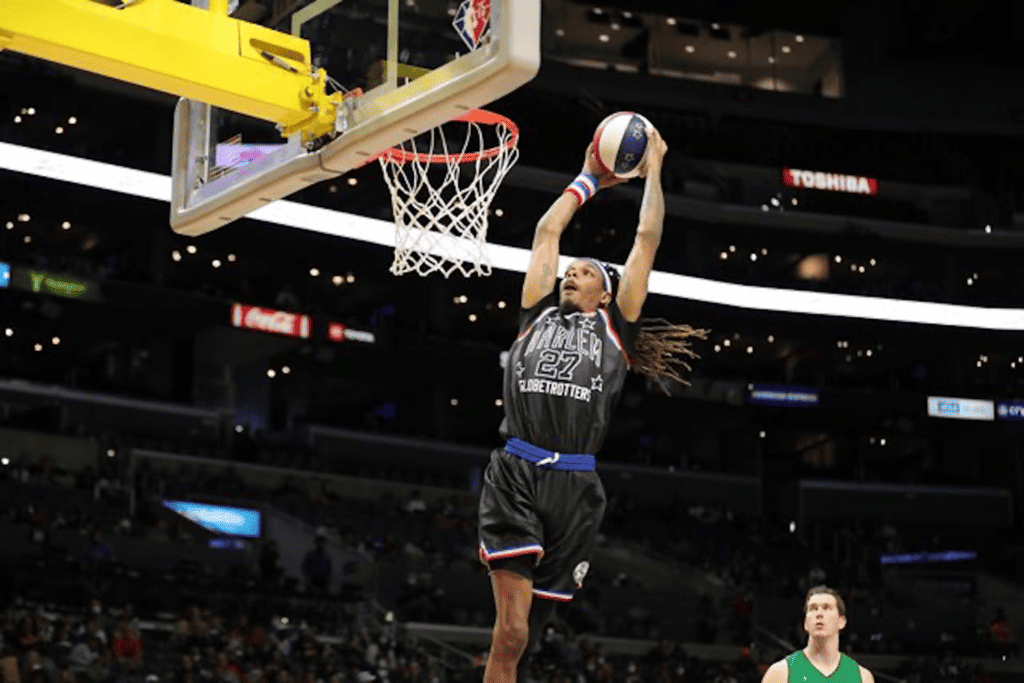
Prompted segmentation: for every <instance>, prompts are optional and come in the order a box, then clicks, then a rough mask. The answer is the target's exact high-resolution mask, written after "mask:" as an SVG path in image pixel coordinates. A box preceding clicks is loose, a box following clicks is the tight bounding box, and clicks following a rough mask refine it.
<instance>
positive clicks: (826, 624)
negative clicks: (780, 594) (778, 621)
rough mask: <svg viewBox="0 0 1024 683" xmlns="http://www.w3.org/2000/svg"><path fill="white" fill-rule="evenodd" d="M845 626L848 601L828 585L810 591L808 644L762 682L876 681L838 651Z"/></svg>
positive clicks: (772, 669) (806, 624) (774, 666)
mask: <svg viewBox="0 0 1024 683" xmlns="http://www.w3.org/2000/svg"><path fill="white" fill-rule="evenodd" d="M845 627H846V604H845V603H844V602H843V599H842V598H841V597H840V596H839V593H837V592H836V591H834V590H832V589H831V588H828V587H826V586H815V587H814V588H811V589H810V590H809V591H807V598H806V599H805V600H804V630H805V631H807V647H805V648H804V649H803V650H797V651H796V652H794V653H793V654H791V655H789V656H788V657H786V658H785V659H780V660H779V661H777V662H775V663H774V664H772V665H771V666H770V667H768V670H767V671H765V672H764V678H762V679H761V683H804V681H807V683H815V682H816V681H821V682H822V683H825V682H827V683H875V677H874V676H873V675H871V672H870V671H868V670H867V669H865V668H864V667H863V666H861V665H860V664H858V663H857V662H855V661H853V659H851V658H850V657H849V656H848V655H845V654H843V653H841V652H840V651H839V632H840V631H842V630H843V628H845Z"/></svg>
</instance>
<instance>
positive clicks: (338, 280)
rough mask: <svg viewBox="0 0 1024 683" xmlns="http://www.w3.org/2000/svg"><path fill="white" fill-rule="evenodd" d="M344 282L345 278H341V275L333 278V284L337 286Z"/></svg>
mask: <svg viewBox="0 0 1024 683" xmlns="http://www.w3.org/2000/svg"><path fill="white" fill-rule="evenodd" d="M343 281H344V278H343V277H341V276H340V275H335V276H334V277H332V278H331V282H333V283H334V284H335V285H340V284H341V283H342V282H343Z"/></svg>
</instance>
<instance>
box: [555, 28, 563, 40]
mask: <svg viewBox="0 0 1024 683" xmlns="http://www.w3.org/2000/svg"><path fill="white" fill-rule="evenodd" d="M555 35H556V36H558V37H559V38H561V37H562V36H564V35H565V29H564V28H556V29H555Z"/></svg>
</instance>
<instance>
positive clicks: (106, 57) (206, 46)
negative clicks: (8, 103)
mask: <svg viewBox="0 0 1024 683" xmlns="http://www.w3.org/2000/svg"><path fill="white" fill-rule="evenodd" d="M111 36H116V37H117V39H116V40H114V39H112V38H111ZM4 49H6V50H12V51H14V52H20V53H22V54H27V55H31V56H33V57H38V58H40V59H45V60H47V61H50V62H56V63H58V64H64V65H66V66H70V67H72V68H76V69H83V70H85V71H91V72H93V73H97V74H100V75H103V76H109V77H110V78H115V79H118V80H121V81H127V82H129V83H137V84H138V85H141V86H144V87H147V88H151V89H153V90H160V91H163V92H166V93H170V94H172V95H180V96H182V97H186V98H188V99H190V100H195V101H198V102H206V103H209V104H212V105H214V106H216V107H219V108H222V109H229V110H231V111H234V112H238V113H240V114H245V115H247V116H252V117H254V118H258V119H262V120H264V121H271V122H273V123H276V124H278V125H279V126H280V127H281V130H282V134H283V135H285V136H288V135H291V134H293V133H297V132H304V133H306V134H307V135H309V136H311V137H319V136H321V135H325V134H328V133H331V132H333V131H334V129H335V125H336V119H337V116H338V110H339V108H340V107H341V102H342V100H341V96H340V95H339V94H333V95H327V94H326V92H325V86H326V83H327V74H326V72H324V71H323V70H322V69H320V70H314V69H312V67H311V64H312V62H311V60H310V48H309V43H308V42H307V41H306V40H303V39H302V38H298V37H295V36H291V35H288V34H286V33H280V32H278V31H274V30H271V29H268V28H265V27H263V26H258V25H256V24H250V23H248V22H245V21H241V20H239V19H232V18H231V17H229V16H227V2H226V1H225V0H219V1H218V0H213V2H211V9H209V10H205V9H201V8H199V7H192V6H190V5H185V4H182V3H180V2H175V0H141V1H139V2H135V3H130V4H129V3H125V6H124V7H123V9H117V8H114V7H108V6H106V5H102V4H100V3H97V2H89V1H85V0H4V2H3V11H2V12H0V50H4Z"/></svg>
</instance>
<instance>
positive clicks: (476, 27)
mask: <svg viewBox="0 0 1024 683" xmlns="http://www.w3.org/2000/svg"><path fill="white" fill-rule="evenodd" d="M490 19H491V0H463V2H462V4H461V5H459V11H458V12H457V13H456V15H455V20H454V21H453V22H452V26H454V27H455V30H456V31H457V32H458V34H459V37H461V38H462V42H464V43H465V44H466V47H468V48H469V49H470V50H475V49H476V48H477V46H478V45H479V44H480V39H481V38H482V37H483V35H484V31H485V30H486V29H487V22H488V21H490Z"/></svg>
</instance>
